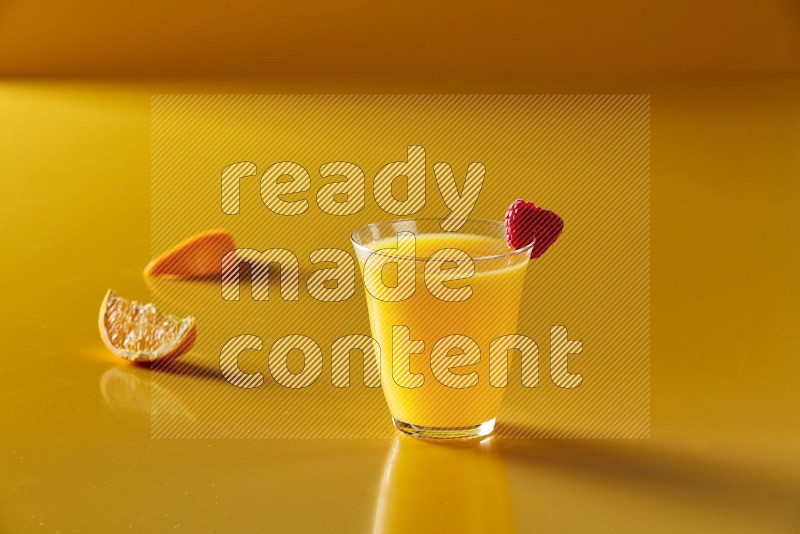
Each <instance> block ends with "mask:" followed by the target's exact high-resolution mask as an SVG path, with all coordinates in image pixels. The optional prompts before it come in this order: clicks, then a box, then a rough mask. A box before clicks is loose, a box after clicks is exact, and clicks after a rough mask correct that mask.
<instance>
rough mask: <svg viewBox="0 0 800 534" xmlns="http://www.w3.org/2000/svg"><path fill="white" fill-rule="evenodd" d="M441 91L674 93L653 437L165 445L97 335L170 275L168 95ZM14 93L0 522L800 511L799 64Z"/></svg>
mask: <svg viewBox="0 0 800 534" xmlns="http://www.w3.org/2000/svg"><path fill="white" fill-rule="evenodd" d="M437 91H438V92H445V93H447V92H482V91H487V92H496V91H500V92H509V93H513V92H520V93H547V92H554V93H558V92H582V93H587V92H596V91H607V92H616V93H619V92H624V93H650V94H652V172H653V174H652V273H651V274H652V366H651V376H652V380H651V382H652V403H651V404H652V410H651V411H652V431H651V436H652V437H651V439H649V440H640V441H560V440H544V441H507V442H502V441H499V442H494V443H492V442H491V441H490V442H489V443H487V444H484V445H483V446H481V445H478V444H473V445H468V446H462V447H452V446H447V445H438V444H428V443H419V442H413V441H409V440H408V439H402V438H399V439H395V440H351V441H347V440H342V441H315V440H252V441H225V440H219V441H211V440H208V441H206V440H150V439H149V436H150V428H149V416H148V411H149V408H150V402H151V399H150V389H151V387H152V377H151V375H150V374H149V373H150V371H148V370H147V369H142V368H136V367H131V366H128V365H126V364H125V362H121V361H118V360H116V359H115V358H114V357H113V356H111V355H110V354H109V353H108V352H107V351H106V350H105V349H103V347H102V344H101V342H100V339H99V337H98V334H97V329H96V314H97V309H98V306H99V301H100V299H101V298H102V295H103V294H104V293H105V291H106V289H107V288H108V287H113V288H115V289H116V290H117V291H118V292H119V293H120V294H121V295H125V296H128V297H131V298H138V299H140V300H143V299H146V298H147V295H148V290H147V287H146V286H145V284H144V283H143V282H142V278H141V269H142V267H143V266H144V265H146V264H147V262H148V260H149V259H150V249H149V242H148V225H149V217H148V202H149V191H148V183H149V182H148V176H149V146H150V145H149V109H150V107H149V106H150V96H151V95H152V94H155V93H164V92H176V93H178V92H180V93H222V92H242V93H263V92H292V93H294V92H299V93H302V92H437ZM0 113H1V114H2V119H1V120H0V140H2V142H1V143H0V165H1V166H2V172H3V185H4V191H3V193H4V197H5V201H4V203H3V210H2V215H0V217H2V219H1V221H2V227H3V229H4V232H3V236H4V239H3V244H4V250H3V251H4V253H3V254H2V258H1V259H0V265H2V268H3V273H4V275H5V277H6V284H5V289H4V305H3V307H2V312H1V313H2V323H0V324H2V335H1V336H0V340H2V341H0V343H2V358H3V364H2V365H3V372H2V373H0V386H2V387H1V388H0V403H2V404H1V405H0V408H2V409H1V410H0V425H1V428H2V434H0V435H1V436H2V440H1V441H0V502H2V507H0V530H3V531H9V532H17V531H33V530H39V529H40V528H42V527H44V528H47V529H49V530H52V531H57V530H58V531H62V532H69V531H73V530H78V531H108V530H109V529H112V530H127V529H139V530H144V531H147V530H152V529H159V530H167V529H169V530H172V529H173V528H177V529H188V528H192V527H194V528H196V529H201V530H209V529H214V530H217V531H224V530H229V529H231V528H238V529H246V530H251V531H252V530H259V529H267V528H269V529H272V530H274V531H288V530H293V531H301V532H302V531H305V532H318V531H337V532H371V531H374V530H378V531H381V530H386V531H393V530H394V531H397V530H402V528H403V527H414V528H416V529H417V530H415V531H446V530H449V529H450V528H451V527H453V526H463V527H464V530H465V531H469V530H479V529H480V528H481V527H486V526H487V524H489V523H491V524H492V525H493V526H494V527H496V530H497V531H503V530H518V531H521V532H565V531H566V532H583V531H595V532H675V531H680V532H776V533H777V532H796V531H798V529H800V511H799V510H800V506H798V503H799V502H800V456H799V455H798V454H797V452H798V450H800V424H798V415H797V414H798V405H799V404H800V393H798V387H797V384H796V381H797V377H798V375H799V374H800V373H799V371H800V358H798V357H797V354H798V353H799V352H800V323H799V321H800V304H798V303H800V282H798V280H800V278H798V250H800V231H799V230H800V224H798V207H800V178H798V176H800V151H799V150H798V146H800V81H798V80H797V79H794V78H787V77H782V78H781V77H775V78H752V77H751V78H745V77H727V78H719V79H700V78H695V79H682V80H678V81H660V82H658V81H654V82H642V81H639V82H625V81H620V80H617V81H613V82H609V81H606V82H592V81H585V80H584V81H580V82H561V83H555V82H550V83H534V82H513V81H509V82H501V81H492V82H491V83H490V82H463V83H456V82H450V83H446V84H445V83H442V84H436V83H433V82H426V83H421V82H420V83H416V84H414V83H411V82H408V81H407V82H401V81H395V82H391V81H389V80H387V81H383V82H369V81H358V80H350V81H340V82H336V81H332V82H327V83H323V82H314V83H306V82H302V81H294V82H293V81H290V80H286V81H284V82H281V83H278V82H249V83H233V82H231V83H226V84H221V83H205V82H192V83H189V82H185V83H180V84H177V83H175V84H167V83H156V82H127V83H125V82H116V83H111V82H106V83H101V82H95V83H92V82H80V83H78V82H75V83H67V82H54V81H50V82H47V81H40V82H22V81H4V82H1V83H0ZM187 379H188V380H196V381H200V380H203V377H202V376H189V377H188V378H187ZM115 392H116V393H115ZM120 392H121V393H120ZM411 511H413V513H412V512H411Z"/></svg>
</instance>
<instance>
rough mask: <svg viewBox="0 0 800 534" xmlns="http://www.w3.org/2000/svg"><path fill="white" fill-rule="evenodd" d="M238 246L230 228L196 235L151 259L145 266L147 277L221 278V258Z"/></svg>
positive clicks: (182, 278) (181, 278)
mask: <svg viewBox="0 0 800 534" xmlns="http://www.w3.org/2000/svg"><path fill="white" fill-rule="evenodd" d="M235 248H236V246H235V245H234V244H233V236H231V234H230V232H228V231H227V230H211V231H209V232H203V233H202V234H197V235H193V236H192V237H190V238H189V239H187V240H185V241H183V242H182V243H180V244H178V245H176V246H175V247H173V248H171V249H170V250H168V251H167V252H165V253H164V254H161V255H160V256H159V257H157V258H156V259H154V260H153V261H151V262H150V263H149V264H148V265H147V267H145V269H144V276H145V278H152V277H158V276H164V277H170V278H175V279H180V280H193V279H202V278H214V277H216V278H219V276H220V272H221V269H222V257H223V256H225V254H227V253H228V252H230V251H231V250H233V249H235Z"/></svg>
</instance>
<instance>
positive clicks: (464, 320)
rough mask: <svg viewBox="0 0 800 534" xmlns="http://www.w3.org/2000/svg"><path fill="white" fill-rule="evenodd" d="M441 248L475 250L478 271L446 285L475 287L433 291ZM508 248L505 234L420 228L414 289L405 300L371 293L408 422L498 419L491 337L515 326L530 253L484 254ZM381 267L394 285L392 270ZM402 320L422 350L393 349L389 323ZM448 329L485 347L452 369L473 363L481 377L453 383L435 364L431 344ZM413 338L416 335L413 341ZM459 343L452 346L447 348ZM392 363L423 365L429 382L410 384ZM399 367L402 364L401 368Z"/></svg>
mask: <svg viewBox="0 0 800 534" xmlns="http://www.w3.org/2000/svg"><path fill="white" fill-rule="evenodd" d="M396 244H397V240H396V238H390V239H387V240H382V241H377V242H375V243H373V244H371V245H370V248H371V249H373V250H379V249H383V248H390V247H394V246H396ZM443 248H456V249H460V250H462V251H464V252H466V253H467V254H469V255H470V257H472V258H473V261H474V265H475V273H474V274H473V275H472V276H471V277H469V278H468V279H465V280H459V281H454V282H448V283H447V285H448V286H449V287H453V288H457V287H463V286H466V285H469V286H471V288H472V295H471V296H470V297H469V298H468V299H467V300H464V301H461V302H448V301H444V300H440V299H438V298H436V297H434V296H433V295H432V294H431V292H430V291H429V290H428V289H427V287H426V285H425V279H424V276H425V259H426V258H429V257H430V256H431V255H432V254H433V253H434V252H435V251H437V250H439V249H443ZM508 252H511V250H510V249H509V248H508V246H507V245H506V243H505V241H504V240H502V239H496V238H490V237H485V236H480V235H470V234H446V233H438V234H419V235H417V236H416V258H417V260H416V261H415V282H416V290H415V292H414V294H413V296H412V297H411V298H409V299H407V300H404V301H400V302H386V301H381V300H378V299H376V298H374V297H373V296H371V295H370V294H369V293H367V302H368V307H369V315H370V324H371V327H372V335H373V337H374V338H375V339H376V340H377V341H378V343H379V344H380V346H381V384H382V387H383V392H384V395H385V396H386V400H387V402H388V404H389V409H390V410H391V412H392V416H393V417H394V418H395V419H398V420H400V421H402V422H405V423H410V424H413V425H418V426H427V427H437V428H442V427H447V428H453V427H465V426H472V425H477V424H480V423H483V422H486V421H488V420H490V419H493V418H494V417H495V416H496V415H497V411H498V408H499V405H500V401H501V399H502V396H503V392H504V389H502V388H495V387H492V386H491V385H490V383H489V358H488V356H489V344H490V342H491V341H492V340H494V339H496V338H498V337H500V336H504V335H508V334H515V333H516V329H517V316H518V311H519V303H520V297H521V293H522V287H523V283H524V279H525V268H526V266H527V263H528V262H527V258H526V257H525V258H520V257H512V258H513V259H508V258H503V259H485V260H484V259H481V258H486V257H487V256H488V257H494V256H500V255H503V254H506V253H508ZM388 271H389V270H388V269H387V272H385V273H384V280H385V281H386V283H387V284H389V285H391V284H392V283H395V281H396V273H395V274H394V278H395V280H392V279H391V278H392V274H391V273H389V272H388ZM393 326H405V327H408V329H409V335H410V337H411V339H412V340H421V341H423V342H424V349H423V350H422V352H420V353H412V354H411V355H410V356H409V359H408V361H406V360H405V359H402V358H399V357H398V355H397V353H395V357H394V361H393V355H392V327H393ZM451 334H457V335H463V336H468V337H469V338H471V339H472V340H474V341H475V342H476V343H477V345H478V347H479V348H480V361H479V362H478V363H477V364H474V365H468V366H463V367H459V368H455V369H452V372H453V373H454V374H463V373H470V372H473V371H476V372H477V373H478V383H477V385H474V386H472V387H468V388H454V387H448V386H447V385H444V384H442V383H441V382H439V381H438V380H437V378H436V377H435V376H434V375H433V372H432V370H431V349H432V348H433V346H434V344H435V343H436V342H437V341H438V340H440V339H441V338H444V337H446V336H449V335H451ZM412 343H413V341H412ZM460 353H461V351H460V350H459V349H458V348H453V349H451V350H450V351H449V352H448V354H449V355H456V354H460ZM393 365H397V366H398V369H399V368H400V366H406V367H407V368H408V369H410V372H411V373H422V374H423V376H424V383H423V384H422V385H421V386H420V387H416V388H408V387H403V386H401V385H399V384H398V383H397V382H398V381H397V377H398V374H399V372H398V371H397V370H395V372H394V374H393ZM400 372H402V371H400Z"/></svg>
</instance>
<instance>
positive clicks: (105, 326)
mask: <svg viewBox="0 0 800 534" xmlns="http://www.w3.org/2000/svg"><path fill="white" fill-rule="evenodd" d="M98 326H99V328H100V337H101V338H103V343H105V345H106V347H108V348H109V350H111V352H113V353H114V354H116V355H117V356H121V357H123V358H125V359H127V360H131V361H132V362H152V361H155V360H161V359H165V358H176V357H178V356H180V355H181V354H183V353H184V352H186V351H187V350H189V349H190V348H192V345H193V344H194V340H195V336H196V329H195V325H194V317H183V318H181V317H175V316H173V315H166V314H163V313H160V312H158V311H156V308H155V306H153V305H152V304H139V303H138V302H136V301H135V300H133V301H130V300H126V299H123V298H121V297H118V296H116V295H115V294H114V292H113V291H112V290H110V289H109V290H108V292H107V293H106V296H105V298H104V299H103V304H102V305H101V306H100V319H99V325H98Z"/></svg>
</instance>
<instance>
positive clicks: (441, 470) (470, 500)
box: [373, 436, 514, 534]
mask: <svg viewBox="0 0 800 534" xmlns="http://www.w3.org/2000/svg"><path fill="white" fill-rule="evenodd" d="M492 441H493V438H485V439H483V440H481V441H461V442H449V443H446V444H445V443H428V442H423V441H418V440H413V439H410V438H407V437H405V436H399V437H397V438H396V439H395V443H394V447H393V450H392V452H391V454H390V455H389V458H388V460H387V462H386V468H385V471H384V475H383V482H382V485H381V492H380V497H379V500H378V505H377V507H376V510H375V525H374V528H373V532H374V533H375V534H378V533H392V532H492V533H502V532H514V518H513V513H512V509H511V499H510V494H509V490H508V481H507V480H506V473H505V468H504V466H503V460H502V458H501V457H500V455H499V454H498V453H497V451H495V445H494V443H492Z"/></svg>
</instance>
